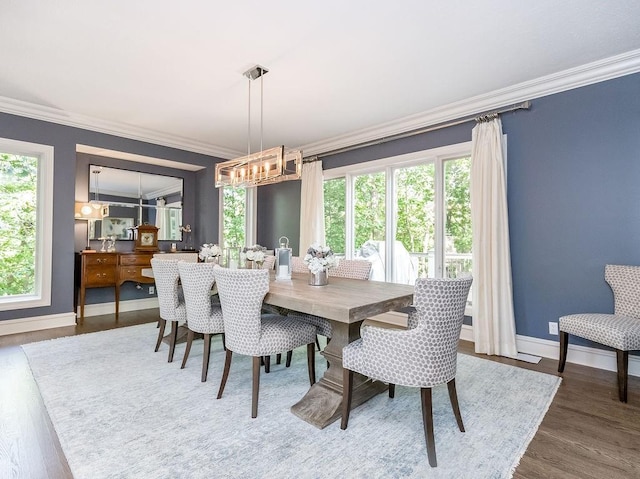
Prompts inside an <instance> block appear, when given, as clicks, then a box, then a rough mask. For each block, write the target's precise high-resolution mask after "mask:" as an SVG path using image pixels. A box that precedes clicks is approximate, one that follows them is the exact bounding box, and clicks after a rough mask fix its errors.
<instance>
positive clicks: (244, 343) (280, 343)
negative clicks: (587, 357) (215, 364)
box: [215, 266, 316, 418]
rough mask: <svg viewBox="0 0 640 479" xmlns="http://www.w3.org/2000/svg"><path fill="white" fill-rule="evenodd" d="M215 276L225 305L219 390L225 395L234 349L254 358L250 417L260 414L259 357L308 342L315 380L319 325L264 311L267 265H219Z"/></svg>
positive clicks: (311, 379) (310, 378) (311, 380)
mask: <svg viewBox="0 0 640 479" xmlns="http://www.w3.org/2000/svg"><path fill="white" fill-rule="evenodd" d="M215 278H216V283H217V286H218V295H219V297H220V303H221V305H222V319H223V321H224V331H225V339H226V348H227V351H226V355H225V361H224V371H223V373H222V380H221V381H220V389H219V390H218V396H217V397H218V399H220V398H221V397H222V393H223V392H224V388H225V385H226V383H227V378H228V376H229V369H230V366H231V358H232V356H233V353H234V352H235V353H237V354H243V355H247V356H251V357H252V358H253V382H252V398H251V417H252V418H255V417H257V416H258V392H259V389H260V358H261V357H263V356H270V355H272V354H278V353H282V352H284V351H290V350H293V349H295V348H298V347H300V346H302V345H305V344H306V345H307V369H308V373H309V382H310V384H311V385H313V384H314V383H315V380H316V377H315V375H316V372H315V343H314V341H315V337H316V329H315V328H314V327H313V326H312V325H310V324H307V323H304V322H300V321H297V320H295V319H292V318H289V317H286V316H280V315H277V314H262V303H263V300H264V297H265V295H266V294H267V292H268V291H269V271H268V270H265V269H245V270H243V269H226V268H221V267H219V266H216V268H215Z"/></svg>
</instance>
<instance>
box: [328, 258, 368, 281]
mask: <svg viewBox="0 0 640 479" xmlns="http://www.w3.org/2000/svg"><path fill="white" fill-rule="evenodd" d="M328 273H329V276H335V277H337V278H351V279H369V276H370V275H371V263H370V262H369V261H367V260H362V259H342V260H340V261H338V265H337V266H336V267H335V268H331V269H329V271H328Z"/></svg>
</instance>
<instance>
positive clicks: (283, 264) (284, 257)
mask: <svg viewBox="0 0 640 479" xmlns="http://www.w3.org/2000/svg"><path fill="white" fill-rule="evenodd" d="M278 243H280V247H279V248H276V251H275V253H276V281H286V280H290V279H291V263H292V260H291V256H292V255H291V248H289V238H287V237H286V236H281V237H280V238H279V239H278Z"/></svg>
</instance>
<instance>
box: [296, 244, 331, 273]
mask: <svg viewBox="0 0 640 479" xmlns="http://www.w3.org/2000/svg"><path fill="white" fill-rule="evenodd" d="M304 262H305V264H306V265H307V266H308V267H309V271H311V272H312V273H313V274H317V273H319V272H321V271H325V270H328V269H330V268H333V267H334V266H337V265H338V258H337V257H335V256H334V255H333V251H331V248H330V247H328V246H321V245H320V244H318V243H313V244H312V245H311V246H309V249H308V250H307V254H306V255H305V257H304Z"/></svg>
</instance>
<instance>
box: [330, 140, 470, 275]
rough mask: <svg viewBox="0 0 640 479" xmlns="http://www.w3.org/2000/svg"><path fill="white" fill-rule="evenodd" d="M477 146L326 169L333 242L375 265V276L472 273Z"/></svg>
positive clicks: (337, 248)
mask: <svg viewBox="0 0 640 479" xmlns="http://www.w3.org/2000/svg"><path fill="white" fill-rule="evenodd" d="M470 150H471V144H470V143H465V144H461V145H453V146H450V147H444V148H438V149H434V150H429V151H422V152H417V153H412V154H409V155H402V156H398V157H393V158H386V159H383V160H377V161H372V162H369V163H362V164H358V165H351V166H349V167H344V168H339V169H333V170H326V171H325V172H324V176H325V183H324V196H325V224H326V240H327V244H328V245H329V246H331V247H332V249H334V251H336V252H337V253H339V254H342V255H344V256H345V257H348V258H361V259H366V260H368V261H370V262H371V263H372V265H373V268H372V279H374V280H386V281H392V282H397V283H406V284H413V283H414V282H415V280H416V278H418V277H445V276H446V277H456V276H459V275H463V274H467V273H471V266H472V264H471V207H470V194H469V179H470V169H471V159H470Z"/></svg>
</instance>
